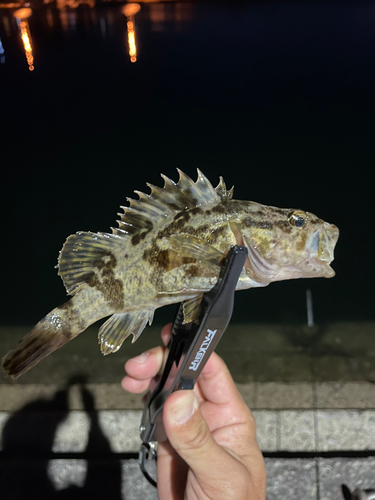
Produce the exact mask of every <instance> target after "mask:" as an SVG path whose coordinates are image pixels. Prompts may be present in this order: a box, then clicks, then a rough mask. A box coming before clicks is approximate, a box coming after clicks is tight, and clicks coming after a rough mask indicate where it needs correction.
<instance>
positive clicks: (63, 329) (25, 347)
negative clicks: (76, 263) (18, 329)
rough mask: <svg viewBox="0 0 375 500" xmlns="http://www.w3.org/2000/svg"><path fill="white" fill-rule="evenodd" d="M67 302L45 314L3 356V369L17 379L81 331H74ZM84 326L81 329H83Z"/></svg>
mask: <svg viewBox="0 0 375 500" xmlns="http://www.w3.org/2000/svg"><path fill="white" fill-rule="evenodd" d="M68 305H69V302H67V303H66V304H64V305H62V306H60V307H57V308H56V309H54V310H53V311H51V312H50V313H49V314H47V316H45V317H44V318H43V319H42V320H41V321H39V323H38V324H37V325H35V326H34V328H33V329H32V330H31V331H30V332H29V333H28V334H27V335H25V337H24V338H23V339H22V340H21V341H20V343H19V344H18V346H17V347H16V348H15V349H12V350H11V351H9V352H8V353H7V354H6V355H5V356H4V358H3V369H4V371H5V372H6V373H7V374H8V375H9V376H10V377H12V378H14V379H16V378H18V377H19V376H20V375H22V374H23V373H25V372H27V371H28V370H30V368H32V367H33V366H35V365H36V364H37V363H39V361H41V360H42V359H43V358H45V357H46V356H48V355H49V354H51V352H53V351H56V349H59V347H62V346H63V345H64V344H67V343H68V342H69V341H70V340H72V339H73V338H74V337H76V336H77V335H78V333H80V332H77V331H76V332H75V333H73V331H72V330H74V328H73V329H71V328H70V326H74V325H69V322H68V321H66V320H65V321H64V316H66V315H65V314H64V313H65V309H66V306H68ZM83 330H84V328H82V329H81V331H83Z"/></svg>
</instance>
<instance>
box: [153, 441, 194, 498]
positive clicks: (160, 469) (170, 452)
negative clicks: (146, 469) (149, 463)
mask: <svg viewBox="0 0 375 500" xmlns="http://www.w3.org/2000/svg"><path fill="white" fill-rule="evenodd" d="M187 473H188V466H187V464H186V462H185V461H184V460H183V459H182V458H181V457H180V456H179V455H178V453H177V452H176V450H175V449H174V448H172V446H171V444H170V443H169V441H165V442H163V443H159V444H158V466H157V476H158V497H159V499H160V500H170V499H172V498H173V500H182V499H183V498H184V493H185V489H186V476H187Z"/></svg>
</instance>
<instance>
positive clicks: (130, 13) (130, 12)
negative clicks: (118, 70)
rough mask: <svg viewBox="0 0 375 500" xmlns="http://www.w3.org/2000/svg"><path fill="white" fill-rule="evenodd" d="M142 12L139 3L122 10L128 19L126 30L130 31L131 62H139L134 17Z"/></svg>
mask: <svg viewBox="0 0 375 500" xmlns="http://www.w3.org/2000/svg"><path fill="white" fill-rule="evenodd" d="M140 10H141V6H140V5H139V3H128V4H126V5H124V7H123V8H122V13H123V14H124V16H126V18H127V23H126V28H127V31H128V47H129V58H130V62H132V63H135V62H136V61H137V41H136V36H135V24H134V16H135V14H137V12H139V11H140Z"/></svg>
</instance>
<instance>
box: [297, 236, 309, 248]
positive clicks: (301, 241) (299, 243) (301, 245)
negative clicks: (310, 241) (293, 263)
mask: <svg viewBox="0 0 375 500" xmlns="http://www.w3.org/2000/svg"><path fill="white" fill-rule="evenodd" d="M306 240H307V234H306V233H301V236H300V238H299V240H298V241H297V243H296V249H297V250H298V251H300V252H301V251H302V250H303V249H304V248H305V245H306Z"/></svg>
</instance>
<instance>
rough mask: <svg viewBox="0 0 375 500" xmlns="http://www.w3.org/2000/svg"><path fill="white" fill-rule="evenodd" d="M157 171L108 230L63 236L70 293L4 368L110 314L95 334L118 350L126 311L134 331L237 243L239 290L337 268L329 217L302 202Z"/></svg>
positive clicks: (198, 283)
mask: <svg viewBox="0 0 375 500" xmlns="http://www.w3.org/2000/svg"><path fill="white" fill-rule="evenodd" d="M163 178H164V181H165V185H164V188H159V187H155V186H150V185H149V187H150V188H151V193H150V194H148V195H147V194H144V193H140V192H138V191H136V193H137V194H138V196H139V199H138V200H130V199H128V201H129V203H130V206H129V207H122V208H123V209H124V213H123V214H119V215H120V219H121V220H120V221H118V222H119V228H118V229H112V234H108V233H104V234H103V233H91V232H81V233H77V234H76V235H72V236H70V237H69V238H68V239H67V240H66V242H65V244H64V246H63V249H62V250H61V252H60V257H59V275H60V276H61V277H62V279H63V281H64V285H65V287H66V289H67V291H68V293H69V294H71V295H73V297H72V298H71V300H70V301H69V302H67V303H66V304H63V305H62V306H60V307H57V308H56V309H54V310H53V311H51V313H49V314H47V316H46V317H45V318H43V320H41V321H40V322H39V323H38V324H37V325H36V327H35V328H34V329H33V330H32V331H31V332H30V334H29V335H28V336H26V338H25V339H24V341H23V342H22V343H21V344H20V346H19V347H18V348H16V349H15V350H13V351H11V352H10V353H8V354H7V356H6V357H5V358H4V368H5V370H6V371H7V373H9V374H10V375H11V376H15V377H16V376H18V375H19V374H21V373H23V372H24V371H26V370H27V369H29V368H30V367H31V366H33V365H34V364H36V363H37V362H38V361H39V360H40V359H42V358H43V357H44V356H46V355H47V354H49V353H50V352H52V351H54V350H55V349H57V348H58V347H60V346H61V345H63V344H64V343H66V342H67V341H68V340H70V339H72V338H74V337H76V336H77V335H78V334H79V333H80V332H81V331H83V330H84V329H86V328H87V327H88V326H89V325H90V324H92V323H94V322H95V321H97V320H98V319H100V318H103V317H106V316H110V315H111V314H113V313H115V315H114V316H113V319H112V320H111V319H110V320H108V321H107V322H106V324H108V326H107V327H106V328H107V329H106V328H104V329H103V330H102V333H103V334H102V336H100V335H99V341H100V343H101V347H102V352H103V353H104V354H107V353H109V352H115V350H117V349H118V348H119V347H120V345H121V343H122V342H123V340H124V339H125V338H126V336H127V335H128V334H130V333H132V332H130V331H122V330H120V329H119V330H118V331H119V332H121V335H120V337H118V336H116V328H118V325H119V324H120V323H121V321H123V317H126V318H131V324H132V325H133V326H132V328H135V329H136V330H137V328H138V329H140V331H136V332H135V336H138V335H139V334H140V332H141V331H142V329H143V327H144V324H145V321H146V320H151V319H152V313H153V311H154V310H155V309H156V308H158V307H162V306H164V305H167V304H172V303H176V302H180V301H184V300H188V299H193V300H194V299H195V298H196V297H197V296H199V295H201V294H202V293H204V292H205V291H208V290H210V289H211V288H212V286H214V284H215V283H216V280H217V276H218V275H219V270H220V266H221V264H222V262H223V259H224V258H225V255H226V254H227V252H228V250H229V248H230V246H231V245H234V244H241V245H244V246H246V247H247V249H248V252H249V256H248V259H247V260H246V263H245V266H244V269H243V271H242V273H241V276H240V279H239V281H238V284H237V289H245V288H250V287H258V286H266V285H268V284H269V283H270V282H272V281H279V280H283V279H292V278H299V277H314V276H325V277H331V276H332V275H333V274H334V273H333V270H332V269H331V268H330V266H329V262H330V261H331V260H332V259H333V248H334V246H335V243H336V240H337V237H338V230H337V228H336V227H335V226H333V225H330V224H328V223H325V222H324V221H322V220H321V219H319V218H318V217H316V216H315V215H313V214H311V213H307V212H306V213H305V212H303V211H301V210H299V211H297V212H296V213H295V211H294V210H293V209H290V208H288V209H280V208H277V207H272V206H266V205H261V204H259V203H255V202H251V201H241V200H233V199H232V190H227V189H226V186H225V183H224V182H223V180H222V179H221V180H220V183H219V185H218V186H217V187H216V188H215V189H214V188H213V187H212V185H211V184H210V183H209V181H208V180H207V179H206V178H205V177H204V176H203V175H202V174H201V173H200V172H199V173H198V180H197V182H196V183H194V182H193V181H192V180H191V179H189V178H188V177H187V176H186V175H184V174H182V173H181V172H180V180H179V182H178V183H177V184H175V183H174V182H172V181H171V180H169V179H167V178H165V177H163ZM301 221H302V224H301ZM318 250H319V256H320V255H324V259H323V258H322V259H320V258H319V256H318ZM133 320H134V321H133ZM126 321H127V320H126ZM119 322H120V323H119ZM137 322H138V323H137ZM106 324H105V325H106ZM125 324H128V323H125ZM129 324H130V323H129ZM135 324H138V325H140V326H139V327H134V325H135ZM105 325H103V326H105ZM114 325H115V326H114ZM116 325H117V326H116ZM113 329H114V330H113ZM133 333H134V332H133ZM103 346H104V350H103Z"/></svg>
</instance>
